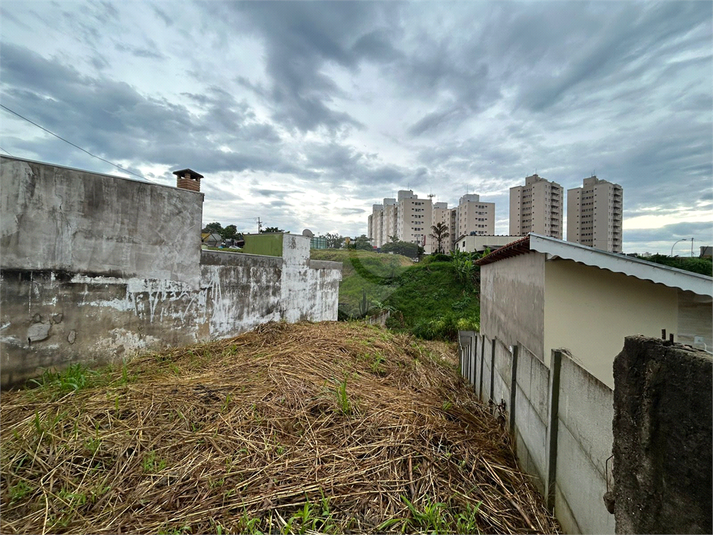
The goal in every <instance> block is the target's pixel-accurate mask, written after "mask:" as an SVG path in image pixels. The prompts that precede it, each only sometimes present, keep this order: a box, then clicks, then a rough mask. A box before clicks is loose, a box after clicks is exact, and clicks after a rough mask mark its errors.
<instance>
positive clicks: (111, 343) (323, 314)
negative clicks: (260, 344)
mask: <svg viewBox="0 0 713 535" xmlns="http://www.w3.org/2000/svg"><path fill="white" fill-rule="evenodd" d="M304 239H305V240H306V241H307V242H309V240H308V238H304ZM202 260H203V264H202V265H201V266H200V269H201V277H200V283H199V285H198V288H193V287H192V286H191V285H189V284H187V283H182V282H177V281H167V280H155V279H140V278H124V277H101V276H89V275H84V274H81V273H75V274H69V273H67V272H59V271H50V270H45V271H26V270H6V269H3V270H1V271H0V283H1V284H0V303H2V308H1V309H0V343H1V344H2V345H1V346H0V347H2V360H1V364H2V384H3V385H8V384H14V383H17V382H20V381H22V380H24V379H27V378H29V377H33V376H35V375H37V373H38V369H39V368H47V367H50V366H62V365H64V364H67V363H72V362H85V363H97V362H107V361H111V360H115V359H118V358H122V357H125V356H129V355H131V354H133V353H135V352H137V351H141V350H147V349H157V348H161V347H165V346H177V345H185V344H190V343H195V342H199V341H207V340H212V339H216V338H224V337H228V336H234V335H236V334H238V333H240V332H243V331H246V330H249V329H252V328H254V327H256V326H257V325H260V324H261V323H265V322H266V321H271V320H276V321H277V320H281V319H285V320H287V321H298V320H310V321H323V320H336V318H337V306H338V294H339V282H340V280H341V264H339V263H335V262H322V263H319V265H318V266H316V267H309V266H307V267H305V268H304V269H303V270H301V271H300V272H299V273H294V272H290V269H289V268H287V267H285V265H284V261H283V259H282V258H277V257H269V256H258V255H246V254H230V253H220V252H208V251H204V252H203V257H202Z"/></svg>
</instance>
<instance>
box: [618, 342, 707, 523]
mask: <svg viewBox="0 0 713 535" xmlns="http://www.w3.org/2000/svg"><path fill="white" fill-rule="evenodd" d="M712 375H713V359H712V358H711V356H710V355H708V354H706V353H704V352H703V351H699V350H695V349H690V348H685V347H683V346H680V345H670V344H668V343H665V342H663V341H661V340H656V339H646V338H643V337H627V338H626V342H625V344H624V349H623V350H622V352H621V353H620V354H619V356H617V358H616V360H615V361H614V380H615V384H616V389H615V393H614V470H613V476H614V492H613V495H614V496H613V497H614V514H615V516H616V531H617V533H713V519H712V516H713V515H712V514H711V504H712V503H713V491H712V490H711V489H712V488H713V477H712V476H711V473H712V468H711V466H712V463H713V455H712V453H711V452H712V451H713V445H712V444H711V435H712V434H713V429H712V426H711V420H712V419H713V410H712V405H713V400H712V397H713V394H712V387H713V384H712V381H711V376H712Z"/></svg>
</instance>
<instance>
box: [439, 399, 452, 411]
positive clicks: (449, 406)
mask: <svg viewBox="0 0 713 535" xmlns="http://www.w3.org/2000/svg"><path fill="white" fill-rule="evenodd" d="M441 408H442V409H443V410H444V411H449V410H451V409H452V408H453V403H451V402H450V401H448V400H445V401H444V402H443V405H442V406H441Z"/></svg>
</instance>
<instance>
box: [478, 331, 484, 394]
mask: <svg viewBox="0 0 713 535" xmlns="http://www.w3.org/2000/svg"><path fill="white" fill-rule="evenodd" d="M484 371H485V335H484V334H483V335H481V336H480V386H479V387H478V399H479V400H480V401H483V372H484Z"/></svg>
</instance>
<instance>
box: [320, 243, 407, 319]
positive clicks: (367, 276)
mask: <svg viewBox="0 0 713 535" xmlns="http://www.w3.org/2000/svg"><path fill="white" fill-rule="evenodd" d="M310 254H311V258H312V259H314V260H331V261H333V262H342V263H343V268H342V282H341V284H340V286H339V311H340V315H341V316H347V317H357V316H360V315H363V313H364V304H363V302H364V297H365V296H366V307H367V308H372V307H373V306H374V305H375V304H379V303H383V302H384V301H385V300H386V298H387V297H389V296H390V295H391V294H392V293H393V286H391V284H390V283H391V282H392V281H393V280H394V279H395V278H396V277H398V276H399V275H400V274H401V273H403V272H404V271H405V270H406V269H407V268H409V267H411V266H413V265H414V263H413V261H412V260H411V259H409V258H406V257H405V256H401V255H390V254H380V253H373V252H371V251H359V250H355V249H348V250H347V249H312V250H311V251H310ZM365 292H366V293H365Z"/></svg>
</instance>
